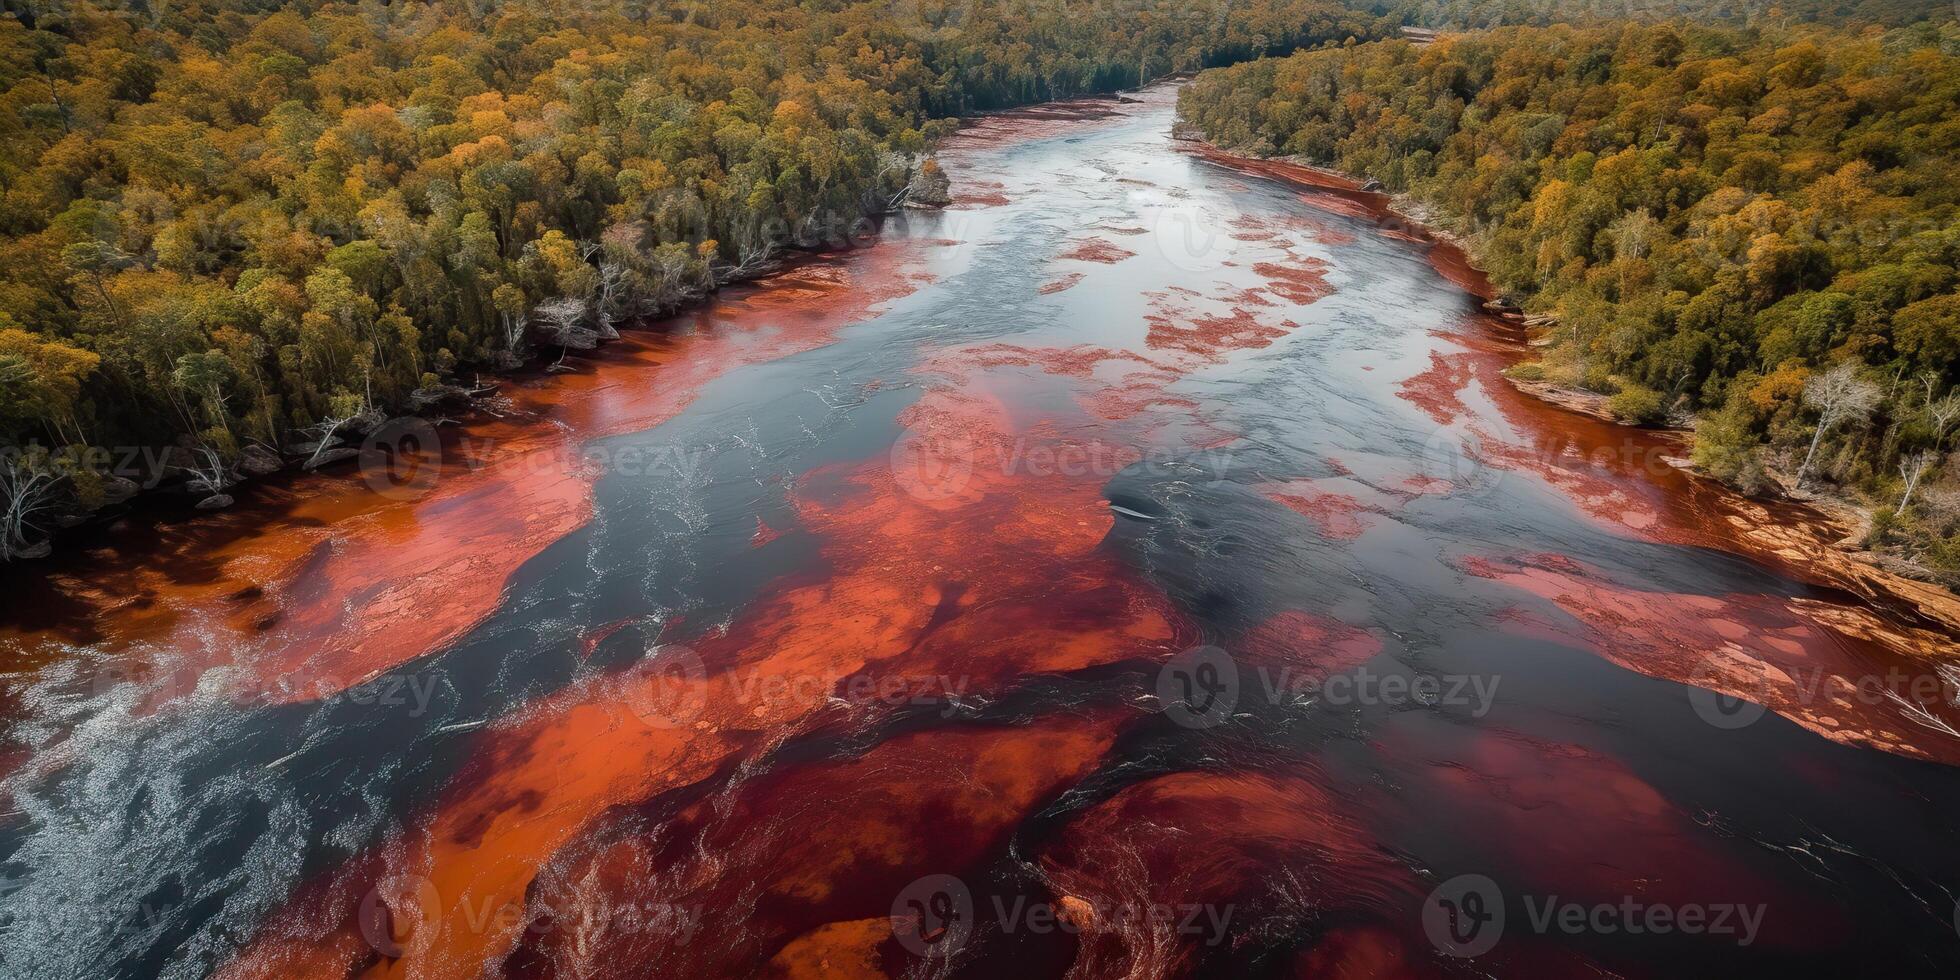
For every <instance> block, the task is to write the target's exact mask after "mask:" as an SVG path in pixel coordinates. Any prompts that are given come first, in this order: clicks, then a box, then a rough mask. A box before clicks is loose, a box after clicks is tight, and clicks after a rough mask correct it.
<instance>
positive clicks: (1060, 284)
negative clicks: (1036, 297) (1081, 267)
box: [1035, 272, 1082, 296]
mask: <svg viewBox="0 0 1960 980" xmlns="http://www.w3.org/2000/svg"><path fill="white" fill-rule="evenodd" d="M1081 281H1082V273H1080V272H1071V273H1069V274H1068V275H1065V276H1062V277H1061V278H1059V279H1056V280H1054V281H1053V282H1045V283H1042V284H1041V286H1040V287H1039V288H1038V289H1036V290H1035V292H1038V293H1040V294H1041V295H1043V296H1049V295H1053V294H1055V293H1059V292H1061V291H1063V290H1065V289H1071V288H1073V287H1074V286H1075V284H1076V283H1079V282H1081Z"/></svg>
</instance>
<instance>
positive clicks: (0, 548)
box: [0, 453, 61, 561]
mask: <svg viewBox="0 0 1960 980" xmlns="http://www.w3.org/2000/svg"><path fill="white" fill-rule="evenodd" d="M60 482H61V474H59V473H57V472H55V471H54V469H53V468H51V467H48V466H44V465H41V463H40V461H39V460H35V459H30V458H27V457H24V456H21V455H18V454H14V453H8V454H7V455H6V456H4V457H0V561H11V560H13V559H15V558H36V557H40V556H41V555H44V554H47V544H46V543H45V542H30V541H28V532H30V531H35V532H44V531H46V530H47V528H45V527H43V526H42V525H41V524H40V523H39V518H40V517H41V515H43V514H45V513H46V512H47V511H49V510H50V509H52V508H53V507H54V503H55V499H56V497H55V494H56V490H57V489H58V487H59V485H60Z"/></svg>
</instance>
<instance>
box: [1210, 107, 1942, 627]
mask: <svg viewBox="0 0 1960 980" xmlns="http://www.w3.org/2000/svg"><path fill="white" fill-rule="evenodd" d="M1173 135H1174V138H1176V139H1178V140H1181V141H1183V142H1185V143H1187V144H1188V145H1189V146H1191V147H1192V148H1193V152H1195V153H1196V154H1197V155H1199V156H1201V157H1203V158H1204V159H1206V160H1208V161H1211V162H1213V163H1217V164H1219V165H1221V166H1225V167H1228V168H1230V169H1233V170H1236V171H1238V172H1240V173H1245V174H1249V175H1253V176H1260V177H1266V178H1269V179H1272V180H1277V181H1280V182H1283V183H1287V184H1292V185H1294V186H1298V187H1301V188H1305V189H1308V190H1313V191H1321V192H1328V191H1332V192H1334V193H1338V194H1341V195H1344V196H1351V197H1356V198H1360V199H1363V200H1370V201H1373V202H1374V203H1375V204H1376V206H1377V207H1378V209H1379V210H1380V212H1381V213H1382V215H1383V216H1384V218H1385V219H1386V222H1387V223H1388V224H1390V225H1391V226H1392V228H1393V230H1394V231H1395V232H1396V233H1398V234H1400V235H1403V236H1412V237H1416V238H1421V239H1426V240H1428V241H1429V242H1430V243H1431V245H1432V247H1434V246H1439V245H1440V246H1442V247H1445V248H1449V249H1453V250H1455V251H1456V252H1458V253H1459V254H1460V256H1461V261H1463V263H1464V264H1465V265H1466V266H1467V267H1468V268H1469V269H1470V270H1472V271H1473V272H1474V273H1475V274H1477V275H1478V276H1483V275H1485V270H1484V268H1483V266H1482V264H1481V263H1479V262H1478V261H1476V254H1475V251H1474V244H1473V243H1472V242H1471V241H1470V240H1468V239H1466V238H1464V237H1462V236H1459V235H1456V234H1453V233H1451V232H1450V231H1448V230H1446V229H1443V228H1440V227H1437V226H1436V225H1434V224H1431V221H1432V220H1433V219H1434V217H1435V215H1434V212H1433V211H1432V209H1430V208H1429V207H1428V206H1426V205H1425V204H1424V203H1423V202H1421V201H1419V200H1416V199H1414V198H1412V197H1410V196H1409V195H1406V194H1396V195H1390V194H1387V193H1385V192H1383V191H1382V190H1381V189H1380V188H1379V185H1378V184H1376V183H1375V182H1373V181H1371V180H1370V179H1369V178H1368V177H1366V176H1363V175H1359V174H1351V173H1343V172H1342V171H1339V170H1335V169H1331V168H1328V167H1325V166H1320V165H1317V164H1314V163H1311V162H1308V161H1304V160H1300V159H1297V158H1287V157H1279V156H1274V157H1255V156H1247V155H1244V154H1239V153H1234V152H1232V151H1230V150H1227V149H1224V148H1222V147H1219V146H1218V145H1216V144H1215V143H1212V142H1210V141H1208V140H1205V139H1204V138H1203V137H1202V136H1200V135H1198V134H1197V133H1195V132H1193V131H1191V130H1189V129H1183V130H1182V131H1178V132H1174V134H1173ZM1468 291H1469V292H1470V293H1471V295H1472V296H1473V297H1474V298H1475V299H1476V300H1478V301H1479V303H1480V304H1481V307H1482V309H1483V312H1485V313H1487V314H1489V315H1490V316H1492V317H1494V318H1496V319H1498V320H1500V321H1502V322H1504V323H1506V324H1508V325H1510V326H1511V327H1513V328H1515V330H1516V331H1517V334H1518V337H1519V338H1520V340H1519V342H1518V344H1517V352H1516V356H1517V358H1518V359H1517V360H1516V361H1515V362H1514V365H1515V364H1529V363H1532V361H1530V360H1529V358H1530V357H1531V355H1532V353H1533V352H1534V351H1535V350H1536V349H1542V347H1543V345H1544V340H1543V331H1545V330H1546V329H1548V328H1549V327H1551V326H1553V325H1554V324H1555V320H1553V319H1552V318H1550V317H1546V316H1542V315H1537V316H1527V315H1526V314H1524V313H1522V312H1520V311H1518V310H1517V309H1516V308H1515V307H1512V306H1511V305H1510V304H1508V303H1506V302H1504V301H1503V300H1502V299H1501V298H1500V297H1498V296H1497V294H1496V292H1495V287H1493V286H1490V285H1489V284H1487V283H1486V284H1485V288H1484V289H1483V290H1477V289H1469V290H1468ZM1500 339H1507V340H1508V339H1510V338H1500ZM1502 376H1503V378H1504V380H1505V381H1506V382H1507V383H1509V385H1510V386H1511V387H1512V388H1513V389H1514V390H1516V391H1517V392H1518V393H1519V394H1521V395H1523V396H1525V397H1528V398H1533V399H1536V400H1538V401H1540V402H1544V403H1546V404H1549V405H1551V406H1553V407H1555V408H1558V409H1561V410H1564V411H1568V412H1572V413H1575V414H1579V415H1584V416H1587V417H1589V418H1592V419H1595V420H1597V421H1600V422H1604V423H1607V424H1610V425H1615V426H1623V427H1627V428H1639V429H1643V430H1647V431H1649V432H1650V433H1652V434H1653V435H1655V436H1657V437H1660V438H1663V439H1666V440H1668V441H1670V442H1673V443H1675V444H1676V445H1678V446H1679V448H1680V451H1679V452H1678V453H1673V454H1668V455H1664V456H1662V457H1661V459H1662V461H1664V462H1665V463H1666V464H1667V465H1669V466H1672V467H1674V468H1675V469H1678V470H1681V471H1683V472H1684V473H1686V474H1687V475H1689V476H1690V477H1691V478H1694V479H1699V480H1703V481H1707V482H1708V483H1709V484H1711V485H1713V486H1715V487H1718V488H1720V490H1721V492H1723V493H1725V494H1728V495H1730V496H1731V497H1732V498H1733V499H1734V500H1735V501H1736V502H1737V504H1738V505H1739V506H1738V507H1736V510H1737V511H1738V512H1739V513H1740V514H1742V515H1746V516H1741V517H1736V518H1732V519H1731V521H1730V523H1731V525H1732V526H1734V527H1735V529H1736V531H1737V533H1738V535H1739V536H1740V538H1741V539H1742V540H1743V541H1744V542H1745V543H1747V544H1748V545H1750V546H1753V547H1756V548H1759V549H1761V550H1762V551H1763V552H1765V553H1768V554H1772V555H1774V556H1776V557H1777V558H1779V559H1781V560H1783V561H1786V562H1790V563H1792V564H1794V565H1796V566H1798V567H1800V568H1802V569H1803V570H1804V571H1805V572H1806V573H1807V574H1808V575H1809V576H1810V577H1812V578H1813V579H1814V580H1816V581H1817V582H1819V583H1825V584H1829V585H1832V586H1835V587H1839V588H1843V589H1845V590H1846V591H1848V592H1851V593H1853V594H1856V595H1858V596H1860V597H1862V598H1864V599H1866V600H1868V601H1873V602H1875V603H1877V604H1879V605H1881V606H1885V607H1888V608H1891V609H1892V610H1894V611H1895V612H1900V613H1904V614H1906V618H1907V619H1908V620H1911V619H1917V620H1920V621H1921V622H1922V623H1923V625H1927V626H1935V627H1937V628H1938V629H1940V630H1944V631H1945V632H1946V633H1948V634H1952V635H1960V594H1956V593H1955V591H1954V590H1953V589H1952V588H1951V587H1950V586H1949V585H1948V584H1947V583H1946V582H1943V581H1940V580H1939V579H1938V578H1935V577H1932V576H1929V575H1927V574H1926V570H1925V569H1921V568H1916V567H1911V566H1907V567H1900V565H1899V564H1898V563H1896V562H1893V561H1888V560H1887V557H1888V556H1886V555H1885V554H1884V553H1883V552H1880V551H1878V550H1876V549H1873V548H1871V547H1869V546H1868V545H1867V544H1866V543H1865V539H1866V534H1867V528H1866V527H1863V526H1861V524H1860V521H1861V519H1862V520H1864V521H1869V519H1870V518H1869V512H1860V511H1859V510H1858V509H1857V508H1856V507H1855V506H1853V505H1851V504H1848V503H1846V502H1844V501H1841V500H1837V499H1833V498H1830V497H1798V496H1795V495H1792V494H1787V493H1784V494H1776V495H1774V496H1770V497H1769V499H1772V500H1775V501H1777V502H1779V503H1784V504H1789V505H1794V506H1795V507H1798V508H1801V509H1803V510H1804V511H1805V512H1807V513H1808V514H1810V515H1813V516H1814V519H1811V520H1805V521H1801V522H1797V523H1795V524H1791V523H1788V522H1786V521H1784V520H1779V518H1778V516H1777V515H1775V514H1772V513H1771V512H1770V511H1769V510H1767V509H1765V508H1763V507H1762V506H1760V505H1758V504H1756V503H1755V502H1754V501H1752V500H1751V499H1750V498H1751V497H1752V496H1767V495H1750V494H1744V493H1741V492H1740V491H1739V490H1738V489H1737V488H1736V487H1734V486H1733V485H1732V484H1729V483H1727V482H1726V481H1723V480H1720V479H1719V478H1717V477H1715V476H1714V475H1712V474H1710V473H1708V472H1707V471H1706V470H1705V469H1703V468H1702V467H1700V466H1698V465H1696V464H1695V462H1694V461H1693V440H1694V432H1695V430H1694V426H1693V425H1692V422H1691V421H1690V424H1687V425H1676V424H1660V425H1651V424H1650V425H1639V424H1637V423H1634V422H1630V421H1629V420H1627V419H1626V418H1625V417H1623V416H1622V415H1620V414H1619V413H1617V412H1615V411H1614V410H1613V407H1612V404H1611V403H1612V399H1611V398H1610V397H1609V396H1606V395H1603V394H1600V393H1598V392H1594V391H1587V390H1585V389H1583V388H1579V387H1577V386H1573V385H1566V384H1560V383H1558V382H1554V381H1545V380H1534V379H1529V378H1520V377H1516V376H1515V374H1514V372H1513V371H1510V370H1506V371H1505V372H1503V375H1502ZM1893 639H1895V640H1899V641H1902V642H1900V644H1899V646H1900V648H1901V649H1929V647H1928V643H1927V642H1921V641H1923V640H1925V639H1926V638H1925V637H1913V636H1910V635H1908V634H1906V633H1898V634H1896V635H1895V636H1894V637H1893Z"/></svg>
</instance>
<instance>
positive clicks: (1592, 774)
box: [1383, 719, 1841, 949]
mask: <svg viewBox="0 0 1960 980" xmlns="http://www.w3.org/2000/svg"><path fill="white" fill-rule="evenodd" d="M1432 723H1433V722H1431V721H1428V720H1413V719H1412V720H1411V721H1410V724H1409V725H1408V726H1406V727H1400V728H1397V729H1395V730H1393V731H1391V732H1389V733H1387V735H1386V739H1385V742H1384V745H1383V749H1384V750H1385V751H1387V752H1390V753H1392V754H1394V755H1397V756H1398V757H1405V758H1412V759H1425V758H1426V759H1428V761H1429V764H1428V765H1427V766H1423V767H1420V768H1417V769H1413V770H1411V771H1410V775H1409V777H1408V779H1407V781H1406V787H1405V792H1403V793H1399V794H1395V795H1394V797H1393V799H1386V798H1385V799H1384V806H1385V807H1386V808H1388V810H1387V811H1385V812H1384V816H1385V818H1386V819H1388V820H1390V821H1392V822H1396V823H1402V824H1407V825H1409V826H1431V825H1433V824H1434V822H1435V813H1436V808H1437V807H1444V808H1446V809H1447V812H1449V813H1450V814H1451V815H1452V819H1451V821H1450V823H1451V824H1452V825H1454V826H1457V827H1462V828H1475V835H1476V840H1477V841H1478V842H1479V844H1478V847H1479V848H1481V849H1483V853H1485V854H1486V855H1488V857H1487V859H1488V860H1492V861H1493V862H1496V863H1497V864H1498V866H1501V867H1505V868H1509V869H1512V872H1511V874H1512V875H1513V877H1511V878H1510V879H1508V880H1507V881H1504V882H1499V885H1500V887H1508V888H1513V889H1515V888H1520V887H1532V888H1536V889H1543V890H1544V891H1545V892H1546V893H1550V894H1557V895H1559V896H1561V897H1562V899H1564V900H1566V901H1571V902H1577V903H1581V904H1585V905H1592V904H1595V903H1601V902H1607V903H1617V902H1620V901H1622V900H1624V899H1627V898H1629V897H1631V899H1632V900H1633V901H1637V902H1639V903H1641V904H1643V905H1673V906H1676V907H1681V906H1686V905H1702V906H1709V905H1714V904H1726V903H1734V904H1737V905H1741V906H1753V905H1757V904H1763V905H1766V906H1767V907H1768V908H1769V909H1772V910H1774V911H1773V912H1772V913H1771V914H1769V915H1766V916H1764V918H1763V921H1762V933H1761V934H1760V935H1759V936H1758V937H1757V940H1756V941H1757V942H1761V943H1763V944H1764V945H1765V946H1771V947H1777V948H1791V949H1823V948H1829V947H1830V945H1831V944H1832V943H1834V942H1835V941H1836V940H1835V939H1834V938H1833V937H1834V936H1835V935H1836V932H1835V930H1836V929H1837V928H1840V927H1841V923H1840V922H1839V915H1838V913H1837V912H1836V911H1835V910H1834V909H1833V908H1831V907H1829V906H1827V905H1824V904H1822V903H1819V902H1816V901H1814V900H1811V899H1808V898H1806V897H1804V896H1803V895H1800V894H1798V893H1794V892H1791V891H1789V890H1788V889H1786V888H1784V887H1782V886H1781V885H1780V884H1778V883H1777V882H1776V881H1773V880H1771V879H1769V878H1767V877H1765V876H1764V875H1761V874H1759V873H1757V872H1756V870H1755V869H1754V866H1753V865H1752V864H1750V863H1748V862H1746V861H1744V860H1741V859H1739V858H1736V857H1733V856H1731V855H1730V854H1729V853H1728V852H1727V851H1726V850H1725V849H1723V848H1722V847H1721V846H1720V845H1719V844H1718V843H1717V840H1718V837H1717V834H1716V832H1715V831H1712V830H1710V829H1709V828H1708V827H1705V826H1703V824H1702V823H1701V822H1699V821H1698V820H1697V819H1696V818H1695V817H1694V816H1693V815H1691V814H1689V813H1687V812H1684V811H1683V810H1682V809H1681V808H1680V807H1678V806H1677V805H1676V804H1675V803H1674V802H1672V801H1670V800H1669V799H1668V798H1667V797H1666V796H1664V795H1662V794H1661V793H1660V791H1658V790H1656V789H1655V788H1654V787H1653V786H1651V785H1649V784H1648V783H1647V782H1646V781H1645V780H1643V779H1641V778H1640V777H1639V776H1638V775H1637V774H1636V773H1634V772H1633V771H1632V770H1630V769H1629V768H1627V766H1626V765H1625V764H1624V763H1622V762H1620V761H1618V760H1617V759H1614V758H1612V757H1610V756H1607V755H1604V754H1602V753H1600V752H1596V751H1594V750H1592V749H1589V748H1586V747H1584V746H1581V745H1574V744H1569V743H1562V742H1556V741H1550V740H1545V739H1540V738H1535V737H1532V736H1528V735H1524V734H1520V733H1515V732H1508V731H1505V730H1503V729H1477V730H1474V731H1468V732H1466V731H1463V730H1461V729H1457V728H1452V729H1451V731H1450V734H1449V736H1448V737H1446V738H1435V737H1433V733H1430V734H1422V733H1419V732H1418V731H1417V729H1419V728H1421V727H1425V726H1427V725H1429V724H1432ZM1404 753H1406V755H1405V754H1404ZM1416 800H1421V801H1423V802H1422V804H1421V809H1420V812H1418V811H1416V810H1414V809H1410V807H1409V803H1410V802H1411V801H1416ZM1397 808H1399V810H1400V811H1401V812H1400V813H1399V814H1397V815H1390V811H1393V810H1395V809H1397Z"/></svg>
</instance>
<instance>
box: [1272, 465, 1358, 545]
mask: <svg viewBox="0 0 1960 980" xmlns="http://www.w3.org/2000/svg"><path fill="white" fill-rule="evenodd" d="M1259 492H1260V493H1262V494H1264V495H1265V496H1266V497H1267V498H1268V499H1270V500H1273V501H1276V502H1278V503H1280V504H1283V505H1285V506H1286V507H1287V509H1289V510H1292V511H1293V512H1294V513H1297V514H1299V515H1300V516H1302V517H1305V518H1306V519H1308V520H1310V521H1312V522H1313V523H1314V527H1316V528H1317V529H1319V531H1320V533H1321V534H1322V535H1323V536H1325V537H1329V538H1333V539H1336V540H1341V541H1352V540H1354V539H1355V538H1358V537H1360V536H1361V533H1362V532H1363V531H1366V530H1367V529H1368V527H1369V524H1370V522H1369V521H1368V520H1367V519H1366V518H1364V517H1363V516H1362V515H1363V514H1370V513H1373V514H1379V513H1381V510H1380V508H1377V507H1374V506H1371V505H1369V504H1366V503H1363V502H1362V501H1361V500H1359V499H1357V498H1355V497H1354V496H1352V495H1350V494H1345V493H1340V492H1338V491H1334V490H1324V489H1321V488H1319V487H1317V486H1315V485H1314V482H1313V481H1310V480H1293V481H1289V482H1286V483H1277V484H1269V485H1266V486H1262V487H1260V488H1259Z"/></svg>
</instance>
